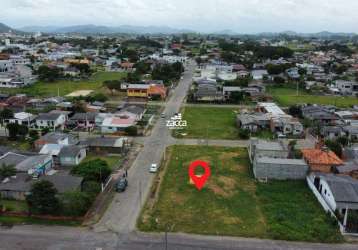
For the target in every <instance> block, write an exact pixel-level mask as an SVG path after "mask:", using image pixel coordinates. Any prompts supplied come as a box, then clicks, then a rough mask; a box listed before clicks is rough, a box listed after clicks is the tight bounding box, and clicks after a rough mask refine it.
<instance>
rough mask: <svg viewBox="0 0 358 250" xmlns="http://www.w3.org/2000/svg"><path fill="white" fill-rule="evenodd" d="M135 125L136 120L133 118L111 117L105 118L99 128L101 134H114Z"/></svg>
mask: <svg viewBox="0 0 358 250" xmlns="http://www.w3.org/2000/svg"><path fill="white" fill-rule="evenodd" d="M135 123H136V118H135V117H134V116H128V115H123V116H113V117H107V118H105V119H104V120H103V122H102V124H101V126H100V127H101V132H102V133H116V132H119V131H123V130H124V129H125V128H127V127H131V126H134V125H135Z"/></svg>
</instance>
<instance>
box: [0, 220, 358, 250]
mask: <svg viewBox="0 0 358 250" xmlns="http://www.w3.org/2000/svg"><path fill="white" fill-rule="evenodd" d="M167 239H168V241H167V249H168V250H197V249H201V250H219V249H220V250H221V249H226V250H234V249H238V250H251V249H252V250H257V249H284V250H286V249H292V250H296V249H304V250H306V249H312V250H328V249H337V250H338V249H342V250H346V249H347V250H353V249H357V245H349V244H341V245H325V244H312V243H297V242H285V241H272V240H261V239H247V238H231V237H213V236H198V235H185V234H168V238H167ZM0 242H1V244H0V250H10V249H11V250H13V249H14V250H15V249H16V250H17V249H26V250H42V249H44V250H45V249H46V250H59V249H61V250H82V249H83V250H112V249H113V250H114V249H118V250H144V249H145V250H161V249H163V250H165V249H166V248H165V237H164V234H143V233H129V234H120V235H118V234H114V233H110V232H106V233H94V232H93V231H89V230H88V229H81V228H66V227H45V226H36V225H32V226H16V227H14V228H12V229H2V228H0Z"/></svg>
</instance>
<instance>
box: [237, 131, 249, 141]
mask: <svg viewBox="0 0 358 250" xmlns="http://www.w3.org/2000/svg"><path fill="white" fill-rule="evenodd" d="M239 137H240V139H243V140H248V139H249V138H250V130H248V129H239Z"/></svg>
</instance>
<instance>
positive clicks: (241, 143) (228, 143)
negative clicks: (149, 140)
mask: <svg viewBox="0 0 358 250" xmlns="http://www.w3.org/2000/svg"><path fill="white" fill-rule="evenodd" d="M171 145H207V146H221V147H248V146H249V141H248V140H206V139H171Z"/></svg>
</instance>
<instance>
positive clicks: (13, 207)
mask: <svg viewBox="0 0 358 250" xmlns="http://www.w3.org/2000/svg"><path fill="white" fill-rule="evenodd" d="M0 205H2V206H3V207H5V208H6V211H11V212H27V211H28V206H27V203H26V202H25V201H16V200H0Z"/></svg>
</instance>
